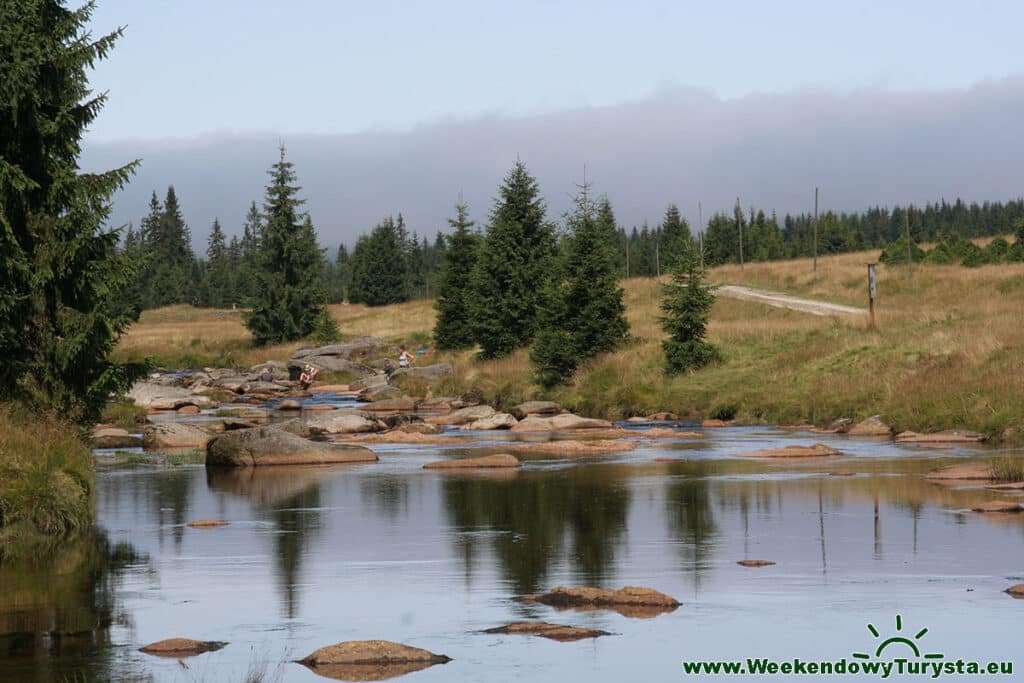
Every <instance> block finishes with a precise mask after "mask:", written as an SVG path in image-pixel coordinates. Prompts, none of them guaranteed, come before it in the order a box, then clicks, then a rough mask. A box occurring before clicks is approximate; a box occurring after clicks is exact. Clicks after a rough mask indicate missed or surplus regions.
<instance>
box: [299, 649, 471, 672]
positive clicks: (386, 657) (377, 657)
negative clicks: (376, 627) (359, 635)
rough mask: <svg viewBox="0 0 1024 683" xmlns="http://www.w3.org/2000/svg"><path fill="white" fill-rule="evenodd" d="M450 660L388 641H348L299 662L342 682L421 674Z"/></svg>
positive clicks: (443, 656) (320, 650) (321, 650)
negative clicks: (414, 673) (419, 672)
mask: <svg viewBox="0 0 1024 683" xmlns="http://www.w3.org/2000/svg"><path fill="white" fill-rule="evenodd" d="M450 661H451V658H450V657H447V656H446V655H437V654H434V653H433V652H430V651H428V650H423V649H421V648H418V647H411V646H409V645H403V644H401V643H393V642H391V641H387V640H349V641H345V642H343V643H336V644H335V645H328V646H327V647H322V648H320V649H319V650H317V651H315V652H313V653H312V654H310V655H309V656H308V657H306V658H304V659H300V660H299V664H303V665H305V666H307V667H308V668H309V669H310V670H311V671H313V672H314V673H316V674H319V675H320V676H324V677H325V678H333V679H336V680H340V681H382V680H385V679H387V678H394V677H396V676H402V675H404V674H408V673H412V672H414V671H420V670H421V669H426V668H427V667H430V666H433V665H435V664H446V663H447V662H450Z"/></svg>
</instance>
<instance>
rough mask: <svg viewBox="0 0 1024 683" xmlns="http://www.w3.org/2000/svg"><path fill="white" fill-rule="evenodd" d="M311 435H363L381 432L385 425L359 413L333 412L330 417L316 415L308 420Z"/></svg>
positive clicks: (307, 424) (307, 426) (307, 425)
mask: <svg viewBox="0 0 1024 683" xmlns="http://www.w3.org/2000/svg"><path fill="white" fill-rule="evenodd" d="M306 428H307V429H309V431H310V433H311V434H362V433H365V432H379V431H381V430H382V429H384V425H383V424H382V423H381V422H378V421H377V420H374V419H373V418H371V417H368V416H366V415H360V414H358V413H349V412H342V411H333V412H331V414H329V415H314V416H313V417H310V418H309V419H307V420H306Z"/></svg>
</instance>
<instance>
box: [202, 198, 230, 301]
mask: <svg viewBox="0 0 1024 683" xmlns="http://www.w3.org/2000/svg"><path fill="white" fill-rule="evenodd" d="M230 298H231V264H230V262H229V258H228V247H227V243H226V240H225V237H224V231H223V230H221V227H220V221H219V220H217V219H216V218H214V219H213V227H212V228H211V229H210V238H209V242H208V245H207V247H206V296H205V303H206V305H207V306H210V307H212V308H224V307H225V306H226V305H228V304H229V303H230Z"/></svg>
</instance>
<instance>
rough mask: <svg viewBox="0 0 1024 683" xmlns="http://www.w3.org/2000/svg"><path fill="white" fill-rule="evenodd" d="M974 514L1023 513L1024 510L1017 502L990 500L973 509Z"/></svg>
mask: <svg viewBox="0 0 1024 683" xmlns="http://www.w3.org/2000/svg"><path fill="white" fill-rule="evenodd" d="M971 511H972V512H1022V511H1024V508H1022V507H1021V506H1020V503H1018V502H1017V501H1015V500H990V501H988V502H987V503H981V504H980V505H975V506H974V507H972V508H971Z"/></svg>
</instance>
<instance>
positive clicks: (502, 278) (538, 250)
mask: <svg viewBox="0 0 1024 683" xmlns="http://www.w3.org/2000/svg"><path fill="white" fill-rule="evenodd" d="M545 212H546V209H545V204H544V200H543V199H542V198H541V196H540V188H539V187H538V186H537V181H536V180H535V179H534V177H533V176H531V175H530V173H529V172H528V171H527V170H526V165H525V164H523V162H521V161H517V162H516V164H515V166H513V167H512V170H511V171H509V172H508V175H506V176H505V179H504V181H503V182H502V185H501V187H500V188H499V189H498V198H497V200H496V201H495V205H494V209H493V210H492V212H491V218H490V223H489V224H488V226H487V234H486V236H485V237H484V244H483V246H482V247H481V250H480V256H479V258H478V259H477V264H476V267H475V268H474V271H473V278H472V281H473V287H472V292H473V299H472V300H473V304H472V306H473V327H474V336H475V337H476V341H477V343H478V344H480V348H481V355H482V356H483V357H484V358H496V357H498V356H503V355H506V354H508V353H510V352H511V351H513V350H514V349H516V348H518V347H521V346H526V345H527V344H529V343H530V341H531V340H532V339H533V335H534V334H535V333H536V330H537V315H538V311H539V308H540V299H541V292H540V287H539V286H538V284H539V283H541V282H543V281H544V279H545V277H546V276H547V274H548V273H547V271H548V268H549V267H550V263H551V259H552V258H553V257H554V254H555V238H554V228H553V226H552V225H551V224H550V223H549V222H548V221H547V218H546V216H545Z"/></svg>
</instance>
